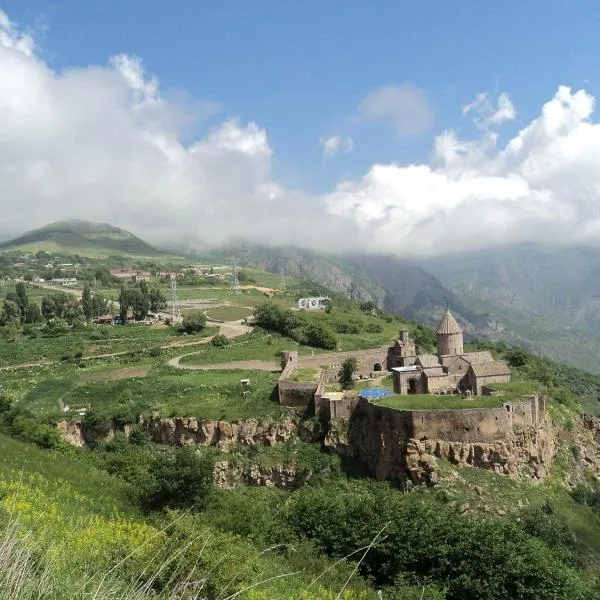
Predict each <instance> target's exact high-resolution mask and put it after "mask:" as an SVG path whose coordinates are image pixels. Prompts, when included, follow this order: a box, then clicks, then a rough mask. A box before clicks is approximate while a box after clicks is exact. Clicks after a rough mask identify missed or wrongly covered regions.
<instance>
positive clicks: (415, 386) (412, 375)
mask: <svg viewBox="0 0 600 600" xmlns="http://www.w3.org/2000/svg"><path fill="white" fill-rule="evenodd" d="M436 337H437V355H434V354H422V353H421V352H420V349H419V348H418V346H417V345H416V344H415V342H414V340H412V339H411V338H410V336H409V334H408V331H407V330H401V331H400V337H399V339H398V340H397V341H396V343H395V344H394V345H393V346H391V347H390V348H389V349H388V354H387V368H388V370H389V371H392V377H393V381H394V392H395V393H397V394H455V393H465V392H466V393H472V394H475V395H482V394H483V393H484V392H485V386H486V385H487V384H491V383H508V382H509V381H510V369H509V368H508V365H507V364H506V363H504V362H501V361H497V360H494V358H493V356H492V355H491V354H490V352H489V351H487V350H485V351H482V352H464V348H463V331H462V329H461V328H460V326H459V324H458V323H457V322H456V319H455V318H454V316H453V315H452V313H451V312H450V311H449V310H446V312H445V313H444V316H443V317H442V320H441V321H440V324H439V326H438V328H437V330H436Z"/></svg>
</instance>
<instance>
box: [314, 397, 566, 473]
mask: <svg viewBox="0 0 600 600" xmlns="http://www.w3.org/2000/svg"><path fill="white" fill-rule="evenodd" d="M339 431H340V428H339V427H338V426H336V427H335V435H330V436H328V438H329V439H331V440H335V444H334V443H333V442H332V443H331V445H332V446H335V449H336V451H341V452H342V453H344V454H347V455H351V456H355V457H357V458H360V459H361V461H362V462H364V463H365V464H366V465H367V467H368V468H369V469H370V471H371V472H372V473H373V474H374V475H375V477H377V478H378V479H403V478H406V477H409V478H410V479H411V480H413V481H414V482H415V483H420V482H422V481H427V482H428V483H435V481H434V479H435V477H436V476H434V477H433V478H432V477H430V474H431V473H433V472H435V469H434V466H435V461H436V457H437V458H445V459H449V460H451V461H452V462H455V463H463V464H467V465H471V466H477V467H480V468H487V469H492V470H494V471H496V472H499V473H504V474H509V475H513V474H517V473H520V472H523V473H526V474H528V475H530V476H532V477H534V478H541V477H543V476H544V475H545V474H546V473H547V471H548V469H549V467H550V465H551V463H552V460H553V457H554V452H555V443H554V433H553V430H552V426H551V422H550V419H549V418H548V417H547V416H546V411H545V400H544V399H539V398H538V397H537V396H531V397H525V398H523V399H522V401H520V402H510V403H508V402H507V403H505V404H504V405H503V406H502V407H500V408H491V409H485V408H473V409H460V410H458V409H457V410H415V411H410V410H396V409H393V408H387V407H382V406H378V405H376V404H372V403H371V402H369V401H368V400H365V399H363V398H360V399H359V400H358V402H357V403H356V406H355V407H354V409H353V410H352V412H351V416H350V418H349V419H348V421H347V426H346V428H345V431H346V439H345V440H341V439H340V434H339ZM328 438H326V444H327V440H328Z"/></svg>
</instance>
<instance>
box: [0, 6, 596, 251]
mask: <svg viewBox="0 0 600 600" xmlns="http://www.w3.org/2000/svg"><path fill="white" fill-rule="evenodd" d="M0 32H1V33H0V73H1V74H2V76H1V77H0V107H2V109H1V110H0V202H1V203H2V209H3V211H2V220H1V222H0V227H1V228H2V230H3V232H4V233H5V234H6V233H9V232H10V233H20V232H21V231H23V230H25V229H31V228H33V227H37V226H40V225H44V224H46V223H48V222H51V221H55V220H58V219H62V218H67V217H72V218H83V219H90V220H96V221H105V222H112V223H114V224H116V225H120V226H124V227H128V228H130V229H132V230H133V231H134V232H135V233H137V234H139V235H141V236H143V237H145V238H147V239H149V240H150V241H154V242H156V241H162V240H170V241H175V242H185V241H187V242H189V243H190V244H194V245H200V244H213V245H216V244H223V243H226V242H229V241H231V240H233V239H239V238H246V239H249V240H250V241H257V242H262V243H270V244H278V243H288V244H299V245H305V246H309V247H313V248H321V249H327V250H329V251H336V250H340V251H342V250H343V251H346V250H353V251H361V252H362V251H385V252H392V253H395V254H398V255H402V256H405V255H409V254H416V253H443V252H448V251H453V250H461V249H466V248H479V247H483V246H486V245H490V244H495V243H510V242H517V241H537V240H543V241H549V242H565V243H566V242H589V243H594V244H598V243H599V242H600V236H599V235H598V234H599V233H600V124H598V123H595V122H594V121H593V120H592V114H593V110H594V104H595V102H594V98H593V97H592V96H590V95H589V94H588V93H587V92H585V91H584V90H578V91H573V90H571V89H569V88H567V87H563V86H561V87H559V88H558V91H557V92H556V94H555V96H554V97H553V98H552V99H550V100H549V101H548V102H547V103H546V104H545V105H544V106H543V108H542V110H541V114H540V116H539V117H537V118H536V119H534V120H533V121H531V122H530V123H529V124H528V125H527V126H525V127H524V128H523V129H522V130H521V131H519V132H517V133H516V134H514V136H513V137H512V139H510V140H509V141H508V142H507V143H506V144H505V145H504V146H499V145H498V137H497V136H496V134H495V133H493V132H491V131H490V130H489V127H488V126H486V127H485V128H482V129H481V130H480V132H479V136H478V137H477V138H475V139H463V138H461V137H460V136H459V135H458V134H457V133H456V132H455V131H452V130H448V131H443V132H442V133H440V134H439V135H438V136H437V137H436V138H435V140H434V144H433V158H432V161H431V164H413V165H400V164H381V165H373V166H372V167H371V168H370V169H368V171H367V172H366V173H365V174H364V176H362V177H359V178H353V179H348V180H347V181H342V182H340V183H339V184H338V185H336V186H335V187H334V189H333V190H331V191H330V192H328V193H324V194H322V195H314V194H312V195H311V194H308V193H304V192H302V191H297V190H290V189H287V188H285V187H284V186H282V185H281V184H280V183H279V182H277V180H276V178H275V176H274V174H273V172H272V164H271V161H272V149H271V146H270V144H269V139H268V135H267V132H266V131H265V130H264V129H263V128H262V127H261V126H260V125H258V124H256V123H253V122H250V123H242V122H240V121H239V120H236V119H235V118H232V119H229V120H225V121H222V122H221V123H219V124H217V125H215V126H214V127H212V128H210V129H209V131H208V132H207V133H206V134H205V135H204V136H202V137H201V138H200V139H197V140H195V141H193V142H191V143H184V142H183V141H182V140H183V139H189V137H190V128H189V123H190V120H191V119H192V118H193V117H195V116H196V115H195V114H192V115H190V111H191V108H190V106H191V105H192V104H190V103H186V104H185V105H183V104H179V103H177V102H176V101H174V100H172V98H171V96H169V94H165V93H164V91H163V90H161V87H160V83H159V82H158V80H157V79H156V78H155V77H153V76H151V75H148V74H147V73H145V72H144V68H143V64H142V62H141V60H139V59H137V58H134V57H129V56H122V55H120V56H117V57H114V58H113V59H111V60H110V61H109V63H108V65H107V66H91V67H87V68H80V69H70V70H65V71H62V72H56V71H54V70H52V69H50V68H49V67H48V66H47V65H46V64H45V62H44V61H43V60H42V58H41V57H40V56H39V54H38V52H37V50H36V46H35V43H34V40H31V41H27V40H28V38H27V36H23V34H21V33H20V32H19V31H18V30H17V29H16V28H15V27H14V26H13V25H12V24H10V22H8V19H6V18H5V15H4V14H3V13H0ZM22 40H26V41H22ZM393 95H394V94H392V96H393ZM385 96H386V94H384V97H385ZM486 102H487V103H489V104H488V105H486ZM377 105H378V103H377V102H374V101H373V98H371V102H368V103H367V107H368V108H369V109H368V110H367V108H365V111H366V112H367V113H369V114H370V115H371V116H373V117H374V115H375V114H378V115H382V117H381V118H383V115H391V109H389V110H387V109H385V110H384V108H385V106H390V104H388V103H387V101H386V102H382V103H381V104H379V105H378V106H379V110H375V108H374V107H375V106H377ZM487 106H489V107H490V108H489V109H488V108H487ZM481 107H484V114H485V115H486V118H487V120H488V122H489V123H490V124H494V125H496V124H499V123H501V122H503V121H506V120H509V119H510V118H513V117H514V114H515V110H514V107H513V105H512V103H511V102H510V99H509V98H508V96H507V95H500V96H499V97H498V98H497V99H495V100H494V101H493V102H492V101H491V100H490V99H489V98H488V97H487V96H485V97H483V98H480V99H479V100H476V105H475V106H472V107H469V108H467V110H466V114H468V115H470V114H477V113H476V112H475V111H476V110H481ZM200 112H201V113H202V114H204V113H203V110H201V111H200ZM201 116H202V115H201ZM386 118H390V119H392V117H391V116H388V117H386ZM404 131H406V129H404ZM333 138H338V139H337V140H336V141H334V142H332V141H328V140H331V139H333ZM321 145H322V147H323V151H324V152H325V151H328V152H332V153H333V152H334V151H335V152H343V151H349V147H350V145H351V142H350V141H349V139H348V138H342V137H340V136H332V137H331V138H328V139H326V140H322V141H321ZM327 148H329V150H327Z"/></svg>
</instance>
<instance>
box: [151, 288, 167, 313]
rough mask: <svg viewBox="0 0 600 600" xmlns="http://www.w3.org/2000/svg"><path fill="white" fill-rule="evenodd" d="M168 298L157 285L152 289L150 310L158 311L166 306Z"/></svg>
mask: <svg viewBox="0 0 600 600" xmlns="http://www.w3.org/2000/svg"><path fill="white" fill-rule="evenodd" d="M166 306H167V298H166V296H165V295H164V294H163V293H162V290H161V289H160V287H159V286H155V287H153V288H152V289H151V290H150V310H151V311H152V312H156V311H159V310H162V309H164V308H166Z"/></svg>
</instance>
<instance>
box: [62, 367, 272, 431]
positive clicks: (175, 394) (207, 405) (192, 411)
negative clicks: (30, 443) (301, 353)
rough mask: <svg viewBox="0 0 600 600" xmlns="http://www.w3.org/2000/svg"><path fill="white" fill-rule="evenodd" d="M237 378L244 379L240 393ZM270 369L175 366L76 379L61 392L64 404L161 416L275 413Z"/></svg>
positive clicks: (229, 416) (241, 416)
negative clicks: (82, 380)
mask: <svg viewBox="0 0 600 600" xmlns="http://www.w3.org/2000/svg"><path fill="white" fill-rule="evenodd" d="M241 379H250V387H249V388H248V391H250V393H249V394H245V395H244V394H243V391H244V390H243V389H242V386H241V384H240V380H241ZM276 382H277V374H276V373H267V372H262V371H177V370H174V369H173V370H171V369H158V370H156V371H150V372H149V373H148V375H147V376H146V377H143V378H131V379H121V380H100V381H89V382H87V383H81V384H80V385H77V386H75V387H73V388H72V389H70V390H69V391H67V392H66V393H65V394H64V395H63V402H64V403H65V404H68V405H88V404H89V405H90V406H91V408H92V410H94V411H97V412H100V413H102V414H108V415H110V414H111V412H114V413H117V412H123V411H125V412H130V413H131V414H132V415H133V416H134V415H135V414H136V413H139V412H141V413H143V414H150V413H154V412H157V413H159V414H160V415H161V416H163V417H173V416H193V417H197V418H202V419H214V420H217V419H224V420H238V419H248V418H251V417H255V418H267V417H273V418H277V417H279V416H280V415H281V409H280V407H279V404H278V403H277V402H276V400H275V398H274V397H273V391H274V389H275V385H276Z"/></svg>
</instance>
